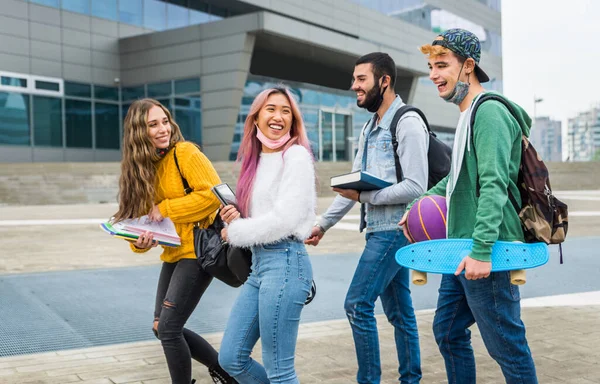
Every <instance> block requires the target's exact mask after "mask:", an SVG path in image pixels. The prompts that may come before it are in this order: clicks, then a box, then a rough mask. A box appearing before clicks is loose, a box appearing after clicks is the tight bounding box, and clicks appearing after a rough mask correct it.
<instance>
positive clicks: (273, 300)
mask: <svg viewBox="0 0 600 384" xmlns="http://www.w3.org/2000/svg"><path fill="white" fill-rule="evenodd" d="M311 282H312V267H311V264H310V260H309V258H308V254H307V253H306V248H305V247H304V244H303V243H301V242H297V241H287V240H284V241H281V242H279V243H276V244H269V245H263V246H257V247H253V248H252V272H251V273H250V276H249V277H248V280H247V281H246V283H245V284H244V285H243V286H242V288H241V292H240V295H239V296H238V298H237V300H236V302H235V304H234V305H233V309H232V310H231V314H230V315H229V320H228V322H227V328H226V329H225V334H224V335H223V341H222V342H221V350H220V352H219V363H220V364H221V366H222V367H223V368H224V369H225V370H226V371H227V372H228V373H229V374H230V375H231V376H233V377H234V378H235V379H236V380H237V381H238V382H239V383H240V384H246V383H263V384H269V383H299V381H298V377H297V376H296V370H295V368H294V356H295V352H296V339H297V337H298V325H299V324H300V313H301V312H302V309H303V308H304V301H305V300H306V298H307V297H308V294H309V292H310V287H311ZM259 337H260V340H261V345H262V360H263V364H264V367H263V366H262V365H260V364H259V363H257V362H256V361H255V360H254V359H252V358H251V357H250V353H251V352H252V348H253V347H254V345H255V344H256V342H257V341H258V339H259Z"/></svg>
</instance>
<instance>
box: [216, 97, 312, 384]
mask: <svg viewBox="0 0 600 384" xmlns="http://www.w3.org/2000/svg"><path fill="white" fill-rule="evenodd" d="M238 160H241V162H242V168H241V172H240V177H239V179H238V183H237V189H236V193H237V201H238V207H235V206H233V205H227V206H226V207H224V208H223V209H221V217H222V218H223V221H225V222H226V223H228V226H227V227H226V228H225V229H223V232H222V235H223V238H224V239H226V240H227V241H228V242H229V243H230V244H232V245H234V246H238V247H250V248H251V249H252V272H251V273H250V276H249V277H248V280H247V281H246V283H245V284H244V285H243V287H242V290H241V292H240V295H239V296H238V298H237V300H236V302H235V304H234V306H233V309H232V311H231V314H230V315H229V321H228V323H227V328H226V330H225V334H224V336H223V341H222V342H221V351H220V353H219V363H220V364H221V366H222V367H223V369H225V370H226V371H227V372H228V373H229V374H230V375H231V376H233V377H234V378H235V380H237V381H238V382H239V383H241V384H246V383H264V384H269V383H298V377H297V376H296V370H295V368H294V355H295V350H296V338H297V336H298V325H299V323H300V313H301V312H302V309H303V307H304V302H305V300H306V298H307V297H308V295H309V292H310V288H311V283H312V267H311V263H310V260H309V258H308V254H307V253H306V248H305V247H304V243H303V241H304V240H305V239H306V238H308V236H309V235H310V232H311V229H312V226H313V224H314V222H315V209H316V190H315V171H314V160H313V156H312V153H311V150H310V144H309V141H308V137H307V136H306V130H305V128H304V123H303V120H302V116H301V114H300V109H299V108H298V105H297V103H296V101H295V100H294V98H293V97H292V95H291V93H290V91H289V90H288V89H286V88H283V87H277V88H270V89H267V90H264V91H262V92H261V93H260V94H258V96H256V98H255V99H254V102H253V103H252V106H251V107H250V113H249V114H248V117H247V118H246V123H245V125H244V137H243V139H242V143H241V145H240V150H239V153H238ZM259 338H260V339H261V343H262V361H263V364H264V367H263V366H262V365H261V364H259V363H257V362H256V361H255V360H254V359H252V358H251V357H250V353H251V352H252V348H253V347H254V345H255V344H256V342H257V341H258V339H259Z"/></svg>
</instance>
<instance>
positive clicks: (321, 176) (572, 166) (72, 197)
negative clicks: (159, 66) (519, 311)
mask: <svg viewBox="0 0 600 384" xmlns="http://www.w3.org/2000/svg"><path fill="white" fill-rule="evenodd" d="M213 165H214V167H215V169H216V170H217V172H218V173H219V175H220V177H221V180H222V181H223V182H226V183H228V184H229V185H231V186H235V184H236V180H237V177H238V174H239V164H237V163H235V162H215V163H213ZM547 165H548V168H549V170H550V175H551V182H552V187H553V189H556V190H581V189H584V190H589V189H600V172H597V171H596V167H598V165H599V163H597V162H586V163H584V162H576V163H548V164H547ZM351 167H352V165H351V163H350V162H339V163H329V162H321V163H317V164H316V171H317V194H318V195H319V196H331V195H332V194H333V193H332V192H331V189H330V187H329V178H330V177H331V176H334V175H339V174H343V173H346V172H349V171H350V169H351ZM119 174H120V164H119V163H116V162H110V163H3V164H0V204H4V205H39V204H44V205H47V204H76V203H114V202H116V201H117V193H118V185H119Z"/></svg>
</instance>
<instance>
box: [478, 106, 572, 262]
mask: <svg viewBox="0 0 600 384" xmlns="http://www.w3.org/2000/svg"><path fill="white" fill-rule="evenodd" d="M487 100H496V101H499V102H501V103H502V104H503V105H504V106H505V107H506V108H507V109H508V111H509V112H510V114H511V115H513V117H515V118H516V113H515V111H514V109H513V107H512V105H511V104H510V103H509V102H508V101H507V100H506V99H504V98H503V97H501V96H499V95H494V94H485V95H483V96H481V97H480V98H479V100H477V102H476V103H475V105H473V111H472V112H471V121H470V124H471V138H470V139H471V142H472V143H473V150H475V145H474V144H475V143H474V141H473V131H474V129H473V128H474V127H475V113H476V112H477V108H479V106H480V105H481V104H482V103H483V102H485V101H487ZM521 150H522V154H521V164H520V166H519V176H518V180H517V187H518V188H519V193H520V197H521V202H522V203H521V205H520V206H519V204H518V203H517V200H516V199H515V197H514V196H513V194H512V193H511V192H510V191H508V198H509V200H510V202H511V204H512V206H513V207H514V209H515V210H516V211H517V213H518V214H519V218H520V219H521V225H522V226H523V232H524V234H525V241H526V242H528V243H533V242H540V241H541V242H544V243H546V244H559V245H560V244H561V243H562V242H563V241H565V237H566V236H567V230H568V225H569V218H568V217H569V212H568V207H567V205H566V204H565V203H563V202H562V201H560V200H558V199H557V198H556V197H554V194H553V193H552V187H551V186H550V177H549V173H548V168H547V167H546V164H544V162H543V161H542V158H541V157H540V156H539V155H538V153H537V151H536V150H535V148H533V145H531V143H530V142H529V140H528V139H527V137H526V136H525V135H522V138H521ZM475 155H477V154H475ZM477 193H478V194H479V179H478V180H477ZM561 263H562V248H561Z"/></svg>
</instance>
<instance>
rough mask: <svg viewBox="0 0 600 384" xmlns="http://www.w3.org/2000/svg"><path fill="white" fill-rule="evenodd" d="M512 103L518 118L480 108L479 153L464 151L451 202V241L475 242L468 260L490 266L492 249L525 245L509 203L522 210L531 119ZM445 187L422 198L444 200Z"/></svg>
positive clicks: (487, 105) (497, 106) (495, 106)
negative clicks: (524, 150) (524, 141)
mask: <svg viewBox="0 0 600 384" xmlns="http://www.w3.org/2000/svg"><path fill="white" fill-rule="evenodd" d="M499 96H502V95H499ZM502 97H504V96H502ZM510 103H511V104H512V106H513V107H514V110H515V111H516V114H517V116H516V118H515V117H513V116H512V115H511V113H510V111H509V110H508V109H507V108H506V107H505V106H504V105H503V104H502V103H500V102H498V101H495V100H488V101H486V102H484V103H482V104H481V105H480V106H479V107H478V108H477V112H476V115H475V126H474V127H472V128H471V129H472V131H473V141H474V147H475V150H473V145H472V146H471V150H470V151H469V150H468V149H467V146H465V156H464V159H463V163H462V167H461V170H460V173H459V175H458V180H457V182H456V187H455V188H454V192H453V193H452V199H450V207H449V216H448V218H447V225H448V238H450V239H473V247H472V249H471V255H470V256H471V258H473V259H476V260H480V261H490V260H491V253H492V246H493V245H494V243H495V242H496V241H497V240H504V241H524V238H523V230H522V229H521V222H520V219H519V216H518V214H517V212H516V211H515V208H514V207H513V205H512V204H511V202H510V200H509V199H508V193H507V190H510V191H511V192H512V194H513V196H514V197H515V199H516V200H517V203H519V205H520V204H521V198H520V194H519V190H518V188H517V176H518V173H519V166H520V164H521V137H522V135H525V136H527V137H529V131H530V127H531V118H530V117H529V116H528V115H527V113H526V112H525V111H524V110H523V108H521V107H520V106H518V105H517V104H515V103H512V102H510ZM478 174H479V186H480V189H479V196H478V195H477V175H478ZM447 182H448V176H446V177H445V178H444V179H442V180H441V181H440V182H439V183H438V184H437V185H436V186H434V187H433V188H431V189H430V190H429V191H427V192H426V193H425V195H423V196H426V195H441V196H444V197H445V196H446V184H447ZM415 201H416V200H415ZM415 201H413V202H412V203H411V204H410V205H409V206H408V208H409V209H410V206H412V204H414V202H415Z"/></svg>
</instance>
